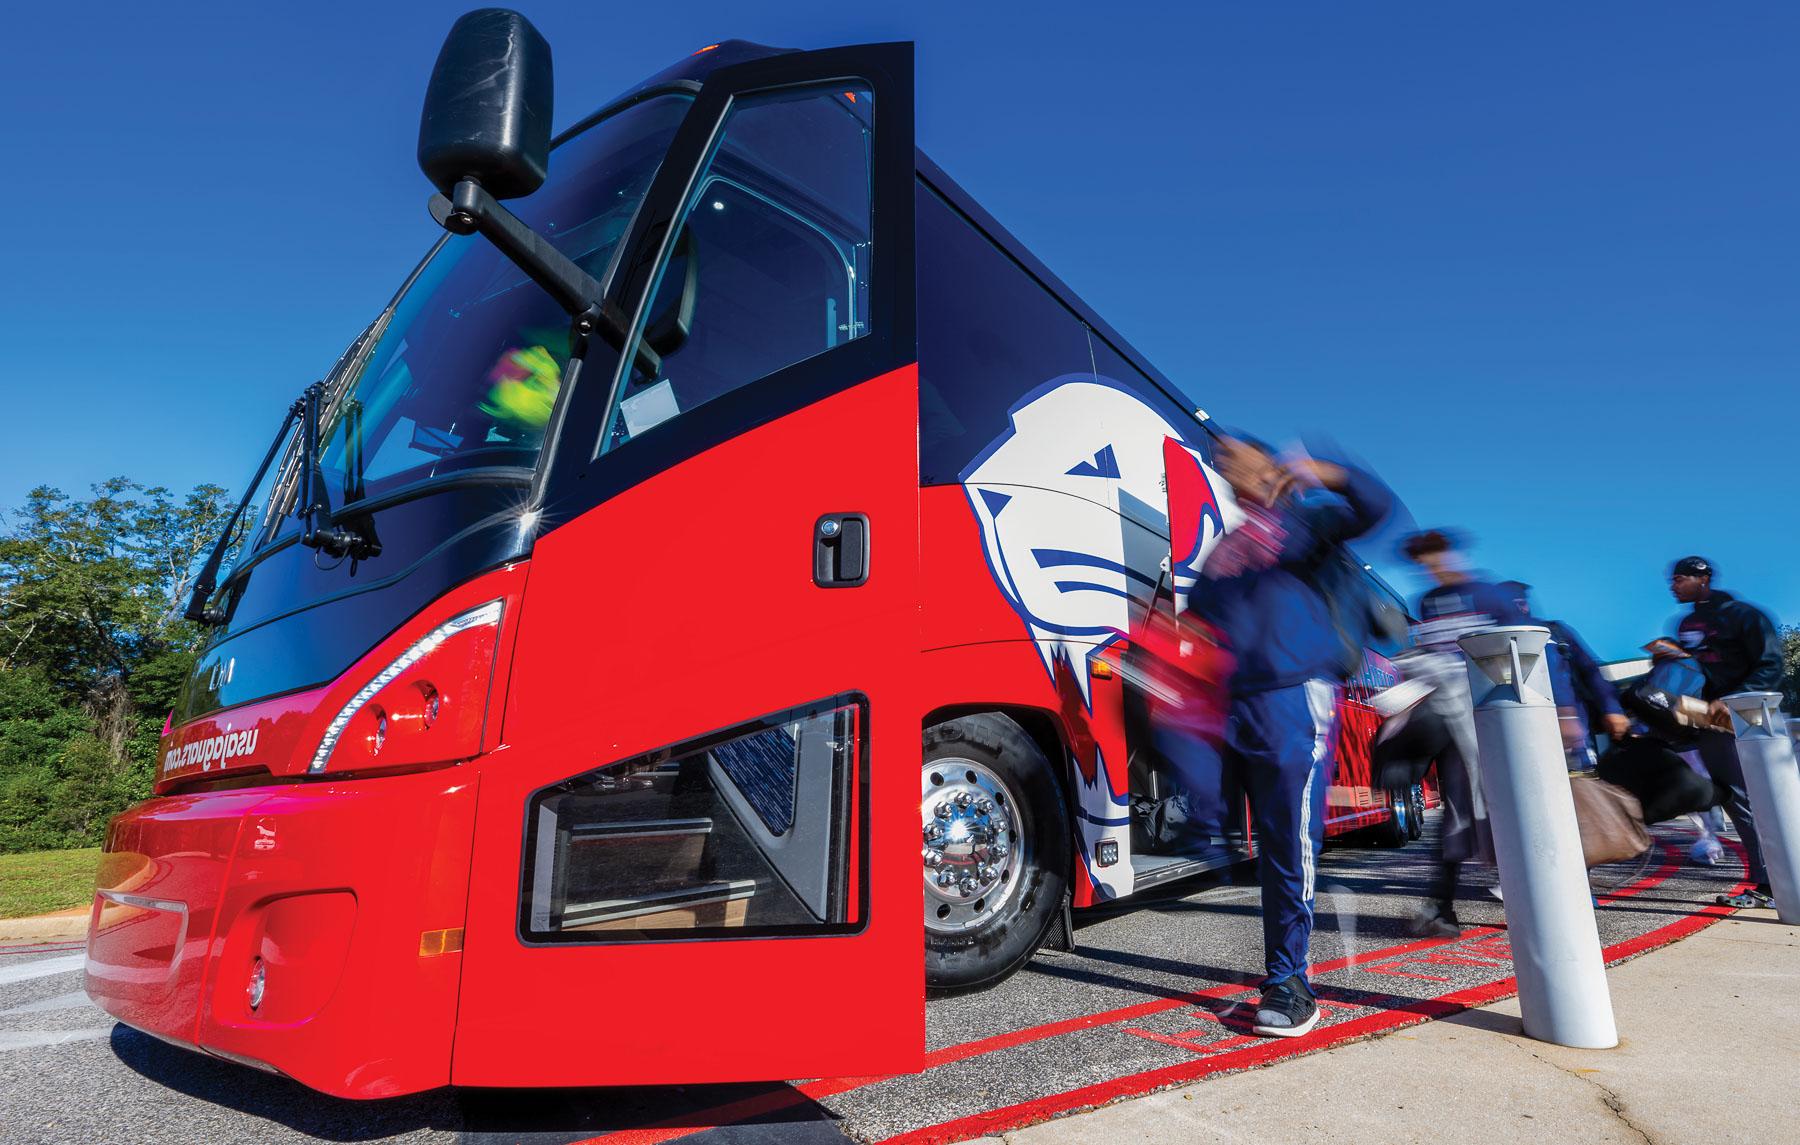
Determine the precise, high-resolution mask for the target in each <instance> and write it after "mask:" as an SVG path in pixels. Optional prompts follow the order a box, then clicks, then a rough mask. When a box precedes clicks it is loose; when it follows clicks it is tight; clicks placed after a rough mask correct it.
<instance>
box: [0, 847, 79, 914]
mask: <svg viewBox="0 0 1800 1145" xmlns="http://www.w3.org/2000/svg"><path fill="white" fill-rule="evenodd" d="M99 865H100V848H98V847H81V848H78V849H76V850H73V851H31V852H28V853H26V854H23V855H0V918H20V917H23V916H25V915H29V914H44V913H46V912H48V911H53V910H67V909H68V908H70V907H72V906H82V905H84V904H86V903H88V902H89V901H91V900H92V898H93V895H94V871H95V869H96V868H98V867H99Z"/></svg>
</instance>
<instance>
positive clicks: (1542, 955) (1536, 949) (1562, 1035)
mask: <svg viewBox="0 0 1800 1145" xmlns="http://www.w3.org/2000/svg"><path fill="white" fill-rule="evenodd" d="M1549 638H1550V633H1549V630H1548V629H1544V628H1537V627H1534V626H1528V625H1518V626H1507V627H1502V628H1487V629H1483V630H1482V631H1480V632H1472V633H1470V634H1469V635H1467V636H1464V637H1462V638H1461V639H1460V640H1459V641H1458V643H1459V644H1461V645H1462V650H1463V654H1464V655H1465V656H1467V657H1468V660H1469V690H1470V697H1471V699H1472V701H1473V702H1474V705H1475V737H1476V741H1477V743H1478V744H1479V746H1480V750H1481V787H1482V791H1483V793H1484V794H1485V795H1486V796H1487V808H1488V821H1489V825H1490V827H1491V828H1492V830H1493V835H1494V851H1495V854H1496V857H1497V858H1498V859H1499V863H1500V886H1501V888H1502V890H1503V891H1504V892H1505V894H1506V929H1507V934H1508V937H1509V939H1510V942H1511V945H1512V956H1513V972H1514V974H1516V975H1517V976H1518V980H1519V1010H1520V1012H1521V1014H1522V1015H1523V1016H1524V1020H1525V1033H1526V1034H1527V1035H1529V1036H1530V1037H1533V1038H1536V1039H1538V1040H1539V1041H1544V1042H1554V1043H1556V1044H1557V1045H1562V1046H1574V1047H1576V1048H1578V1049H1610V1048H1611V1047H1613V1046H1616V1045H1618V1044H1619V1031H1618V1028H1617V1027H1616V1026H1615V1025H1614V1023H1613V1012H1612V994H1611V993H1610V992H1609V991H1608V989H1607V986H1606V964H1605V962H1604V960H1603V959H1602V958H1601V955H1600V932H1599V929H1598V928H1597V927H1596V926H1595V924H1594V906H1593V894H1592V892H1591V891H1589V889H1588V876H1587V863H1586V862H1585V860H1584V859H1583V858H1582V853H1581V831H1580V829H1579V827H1577V825H1576V822H1575V800H1574V797H1573V796H1572V795H1570V794H1569V774H1568V768H1567V765H1566V764H1565V763H1564V761H1563V746H1562V733H1561V732H1560V731H1559V730H1558V728H1557V722H1556V701H1555V699H1554V698H1553V697H1552V695H1551V690H1550V688H1551V685H1550V668H1549V664H1548V663H1547V662H1546V659H1545V656H1544V646H1545V644H1546V643H1548V641H1549ZM1584 782H1589V781H1584Z"/></svg>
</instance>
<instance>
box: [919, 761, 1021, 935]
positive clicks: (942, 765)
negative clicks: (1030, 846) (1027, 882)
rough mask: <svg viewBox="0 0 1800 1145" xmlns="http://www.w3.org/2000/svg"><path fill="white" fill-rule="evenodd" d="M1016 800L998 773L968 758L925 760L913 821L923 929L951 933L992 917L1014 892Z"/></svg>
mask: <svg viewBox="0 0 1800 1145" xmlns="http://www.w3.org/2000/svg"><path fill="white" fill-rule="evenodd" d="M1018 814H1019V811H1018V803H1017V800H1016V799H1015V798H1014V797H1013V793H1012V792H1011V791H1010V790H1008V789H1007V786H1006V784H1005V783H1003V782H1002V781H1001V780H1000V777H999V776H997V775H995V774H994V773H993V772H992V771H989V770H988V769H987V768H985V767H983V766H982V765H981V764H979V763H976V762H974V761H973V760H967V759H939V760H933V761H930V762H928V763H926V764H925V767H924V770H923V772H922V773H921V775H920V783H919V820H920V830H921V833H922V836H923V845H922V846H921V848H920V851H919V854H920V857H921V858H922V860H923V861H924V868H925V927H926V929H927V930H933V931H938V932H940V933H954V932H956V931H961V930H968V929H970V928H971V927H975V926H979V925H981V924H982V923H983V922H986V921H987V920H988V919H990V918H992V917H993V916H994V915H995V914H996V913H997V912H998V911H999V910H1000V909H1001V908H1002V907H1004V906H1005V905H1006V904H1007V902H1008V901H1009V900H1010V899H1011V898H1012V896H1013V895H1014V894H1015V893H1016V892H1017V891H1018V887H1019V876H1020V872H1021V871H1022V870H1023V869H1024V865H1025V857H1026V856H1025V855H1023V854H1022V853H1021V851H1022V849H1023V840H1022V838H1021V834H1020V831H1019V829H1018V827H1017V823H1018Z"/></svg>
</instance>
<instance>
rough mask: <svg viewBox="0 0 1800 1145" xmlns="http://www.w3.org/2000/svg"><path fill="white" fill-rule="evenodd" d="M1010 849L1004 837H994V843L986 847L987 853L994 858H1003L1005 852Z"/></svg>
mask: <svg viewBox="0 0 1800 1145" xmlns="http://www.w3.org/2000/svg"><path fill="white" fill-rule="evenodd" d="M1011 849H1012V848H1010V847H1008V846H1007V845H1006V840H1005V839H995V840H994V845H993V846H991V847H989V848H988V853H989V854H991V855H993V856H994V858H996V859H1004V858H1006V853H1007V852H1008V851H1009V850H1011Z"/></svg>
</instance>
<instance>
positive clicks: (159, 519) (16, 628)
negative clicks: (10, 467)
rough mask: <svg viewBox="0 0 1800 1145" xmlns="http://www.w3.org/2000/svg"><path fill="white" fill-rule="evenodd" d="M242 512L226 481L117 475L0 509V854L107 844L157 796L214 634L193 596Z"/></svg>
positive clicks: (39, 492) (35, 493) (38, 492)
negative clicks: (229, 519) (170, 725)
mask: <svg viewBox="0 0 1800 1145" xmlns="http://www.w3.org/2000/svg"><path fill="white" fill-rule="evenodd" d="M230 508H231V505H230V502H229V501H227V499H226V491H225V490H224V489H223V488H221V487H219V486H217V485H201V486H198V487H196V488H195V489H194V490H193V491H192V492H190V493H188V494H186V495H185V496H181V497H177V496H175V495H173V494H171V493H170V492H169V490H167V489H165V488H162V487H160V486H153V487H146V486H143V485H141V484H139V483H137V482H134V481H131V480H128V479H126V478H123V477H116V478H113V479H112V480H110V481H106V482H102V483H101V484H99V485H96V486H95V487H94V489H93V496H92V497H90V498H87V499H78V498H72V497H69V496H68V495H67V494H64V493H63V492H61V491H60V490H57V489H51V488H48V487H39V488H37V489H33V490H32V491H31V492H30V493H29V494H27V496H26V499H25V504H24V506H23V507H21V508H20V509H18V510H17V511H15V512H12V513H7V514H5V515H4V517H0V525H3V526H4V528H3V530H0V851H9V850H24V849H32V848H37V847H43V846H65V845H77V844H82V843H89V842H93V841H96V840H97V839H98V838H99V836H100V833H101V832H102V831H103V830H104V826H105V822H106V819H107V817H108V816H109V815H111V814H112V813H113V812H115V811H117V810H119V809H120V808H122V807H124V806H125V805H126V804H127V803H129V802H130V801H132V800H133V799H137V798H141V797H142V796H144V795H146V794H148V792H149V784H150V779H151V776H152V775H153V768H154V756H155V751H156V741H157V734H158V732H159V731H160V729H161V727H162V721H163V717H164V715H165V714H166V713H167V712H168V710H169V709H170V707H172V706H173V705H174V703H175V696H176V694H177V691H178V690H179V688H180V686H181V683H182V681H183V680H184V679H185V678H186V677H187V675H188V673H189V672H190V671H191V670H192V667H193V658H194V649H195V648H196V646H197V645H198V643H199V641H200V638H201V635H202V633H201V631H200V629H199V628H198V627H197V626H195V625H194V624H192V623H190V622H188V621H187V620H185V619H183V618H182V612H183V610H184V608H185V606H186V598H187V595H188V593H189V592H190V591H191V589H192V586H193V580H194V577H195V575H196V573H197V572H198V569H199V567H200V565H201V564H202V562H203V561H204V560H205V557H206V554H207V553H208V552H209V551H210V549H211V546H212V541H213V539H214V538H215V537H216V536H217V535H218V532H219V530H220V529H221V528H223V526H224V522H225V518H226V516H227V514H228V513H229V512H230Z"/></svg>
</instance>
